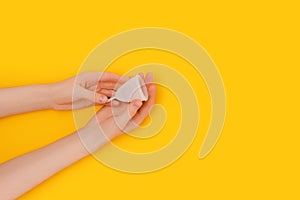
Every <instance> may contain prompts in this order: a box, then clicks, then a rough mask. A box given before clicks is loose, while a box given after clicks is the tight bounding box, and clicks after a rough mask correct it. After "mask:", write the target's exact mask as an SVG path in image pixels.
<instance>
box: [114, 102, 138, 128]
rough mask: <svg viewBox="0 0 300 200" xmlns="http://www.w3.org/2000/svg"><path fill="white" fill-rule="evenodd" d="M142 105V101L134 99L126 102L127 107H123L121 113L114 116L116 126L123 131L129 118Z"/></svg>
mask: <svg viewBox="0 0 300 200" xmlns="http://www.w3.org/2000/svg"><path fill="white" fill-rule="evenodd" d="M142 105H143V103H142V101H140V100H134V101H132V102H131V103H129V104H128V106H127V109H124V111H123V112H122V114H120V115H118V116H117V117H116V118H115V121H116V123H117V125H118V127H119V128H120V129H121V130H122V131H123V129H124V127H125V126H126V125H127V123H128V122H129V121H130V120H131V118H132V117H133V116H134V115H135V114H136V113H137V111H138V110H139V108H140V107H141V106H142Z"/></svg>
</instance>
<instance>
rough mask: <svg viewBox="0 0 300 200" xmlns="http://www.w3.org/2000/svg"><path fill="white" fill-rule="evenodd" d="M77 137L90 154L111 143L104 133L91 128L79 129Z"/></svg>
mask: <svg viewBox="0 0 300 200" xmlns="http://www.w3.org/2000/svg"><path fill="white" fill-rule="evenodd" d="M77 135H78V137H79V139H80V141H81V143H82V145H83V147H84V148H85V151H87V152H88V153H94V152H95V151H97V150H98V149H100V148H101V147H102V146H104V145H105V144H106V143H107V142H108V141H109V139H108V138H107V137H106V136H105V135H104V134H103V133H101V132H100V131H98V130H95V129H94V128H91V127H89V126H85V127H83V128H81V129H79V130H78V131H77Z"/></svg>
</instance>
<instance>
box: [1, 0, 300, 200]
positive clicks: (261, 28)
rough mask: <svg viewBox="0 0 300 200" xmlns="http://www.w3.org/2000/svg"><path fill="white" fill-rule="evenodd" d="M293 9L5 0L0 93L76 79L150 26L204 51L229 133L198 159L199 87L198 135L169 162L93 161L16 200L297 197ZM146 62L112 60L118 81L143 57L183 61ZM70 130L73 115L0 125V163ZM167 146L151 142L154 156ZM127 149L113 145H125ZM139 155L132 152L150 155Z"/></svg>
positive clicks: (257, 4) (26, 117) (253, 4)
mask: <svg viewBox="0 0 300 200" xmlns="http://www.w3.org/2000/svg"><path fill="white" fill-rule="evenodd" d="M295 2H297V1H282V2H279V1H276V2H274V1H264V2H263V1H249V2H243V1H182V2H181V3H177V2H176V1H155V0H154V1H145V2H143V1H122V2H111V3H109V2H108V1H97V3H95V2H90V1H84V3H76V2H74V1H70V2H63V1H57V2H55V1H49V2H44V1H36V2H33V1H20V2H14V1H13V2H4V1H2V2H1V3H0V22H1V23H0V51H1V53H0V58H1V59H0V62H1V63H0V67H1V68H0V69H1V70H0V87H11V86H17V85H24V84H34V83H48V82H53V81H58V80H62V79H65V78H67V77H69V76H73V75H75V74H76V73H77V70H78V69H79V67H80V65H81V63H82V62H83V61H84V59H85V58H86V56H87V55H88V54H89V52H90V51H91V50H92V49H93V48H94V47H95V46H96V45H98V44H99V43H100V42H102V41H104V40H105V39H106V38H108V37H110V36H112V35H114V34H117V33H119V32H121V31H125V30H128V29H132V28H139V27H145V26H156V27H165V28H170V29H174V30H177V31H180V32H183V33H185V34H187V35H188V36H190V37H192V38H194V39H195V40H197V41H198V42H199V43H200V44H201V45H203V47H204V48H205V49H206V50H207V51H208V53H209V54H210V55H211V57H212V58H213V60H214V61H215V63H216V64H217V66H218V67H219V70H220V73H221V75H222V77H223V81H224V84H225V88H226V93H227V118H226V123H225V126H224V130H223V132H222V135H221V138H220V140H219V141H218V143H217V145H216V147H215V148H214V150H213V151H212V152H211V153H210V155H209V156H208V157H207V158H205V159H204V160H199V159H198V153H199V149H200V146H201V143H202V141H203V137H204V135H205V131H206V130H207V127H208V119H209V115H210V113H209V96H208V94H207V91H206V87H205V86H204V83H203V81H202V80H201V79H199V80H198V81H199V83H201V84H199V85H200V86H197V87H199V88H195V89H197V90H198V91H199V94H200V95H199V97H202V98H201V100H200V101H201V102H200V107H201V115H202V116H203V117H202V119H201V120H202V121H201V123H200V128H199V132H198V135H197V137H196V139H195V141H194V142H193V144H192V145H191V147H190V148H189V149H188V151H187V152H186V153H185V154H184V156H182V157H181V158H180V159H179V160H178V161H176V162H175V163H174V164H172V165H171V166H169V167H167V168H164V169H162V170H159V171H157V172H154V173H148V174H142V175H133V174H127V173H122V172H118V171H115V170H112V169H110V168H108V167H105V166H103V165H102V164H100V163H99V162H97V161H96V160H95V159H94V158H93V157H91V156H90V157H87V158H85V159H83V160H81V161H80V162H78V163H76V164H75V165H73V166H71V167H69V168H67V169H66V170H63V171H62V172H60V173H58V174H57V175H55V176H54V177H52V178H51V179H49V180H47V181H46V182H44V183H42V184H41V185H40V186H38V187H37V188H35V189H34V190H32V191H30V192H29V193H27V194H26V195H24V196H23V197H21V198H20V199H24V200H25V199H84V198H86V199H100V198H105V199H113V198H118V199H167V198H168V199H169V198H173V199H183V198H188V199H199V198H203V199H225V198H226V199H275V198H276V199H299V198H300V194H299V178H300V176H299V167H300V166H299V163H300V162H299V153H300V151H299V132H300V131H299V111H300V109H299V105H298V104H299V95H298V93H299V75H300V74H299V66H300V62H299V45H300V43H299V35H300V33H299V19H300V18H299V5H297V3H295ZM140 53H141V52H140ZM147 53H148V55H150V56H138V55H139V54H137V55H131V57H128V58H124V59H123V60H120V61H117V62H116V63H119V64H120V65H122V67H121V68H119V69H116V72H118V73H121V72H124V71H126V69H127V68H128V69H130V67H132V65H134V64H137V63H138V64H141V63H144V62H148V61H149V60H150V61H152V62H156V61H158V62H164V63H169V64H170V65H171V66H172V65H174V67H177V68H180V67H178V65H179V64H180V61H178V62H175V61H176V58H173V57H172V56H171V57H170V55H166V54H163V53H162V54H159V53H158V52H145V55H146V54H147ZM149 58H151V59H149ZM147 59H149V60H147ZM118 70H119V71H118ZM181 70H183V71H184V70H185V68H184V67H182V68H181ZM190 81H191V82H195V81H197V80H196V79H193V78H191V80H190ZM167 97H168V94H167V93H166V92H164V91H163V90H162V89H161V90H160V89H159V93H158V100H157V101H159V102H163V103H164V104H165V105H166V107H167V108H170V107H172V106H173V103H174V104H176V101H174V102H173V101H172V103H170V104H168V102H167V100H166V98H167ZM16 98H18V97H16ZM174 120H175V121H176V119H174ZM74 129H75V126H74V122H73V116H72V112H57V111H40V112H34V113H27V114H22V115H18V116H12V117H8V118H5V119H1V120H0V136H1V139H0V162H4V161H6V160H8V159H11V158H13V157H15V156H18V155H21V154H23V153H25V152H28V151H31V150H34V149H36V148H38V147H42V146H44V145H46V144H48V143H50V142H52V141H55V140H57V139H59V138H61V137H63V136H65V135H67V134H69V133H71V132H73V131H74ZM169 131H171V128H170V129H169ZM165 132H166V133H167V132H168V130H165ZM170 135H172V134H170ZM165 140H166V138H164V137H162V140H156V141H155V142H154V143H153V144H155V145H156V146H154V147H159V146H160V144H162V143H163V142H166V141H165ZM126 141H127V140H126V138H125V139H122V140H121V141H118V143H119V144H120V145H121V146H122V145H124V146H129V145H128V144H127V143H126ZM129 143H130V142H129ZM149 144H151V143H149ZM149 144H148V145H146V147H149ZM139 148H141V149H139ZM142 148H143V147H142V146H138V147H135V148H134V150H137V151H139V150H141V151H145V150H147V148H145V149H142ZM149 149H151V148H149ZM154 149H155V148H154ZM151 150H152V149H151ZM0 178H1V177H0ZM20 181H21V180H20ZM0 198H1V197H0Z"/></svg>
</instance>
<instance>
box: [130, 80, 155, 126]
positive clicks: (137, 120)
mask: <svg viewBox="0 0 300 200" xmlns="http://www.w3.org/2000/svg"><path fill="white" fill-rule="evenodd" d="M148 95H149V99H148V101H146V102H144V104H143V106H142V107H141V108H140V109H139V111H138V112H137V113H136V115H135V116H134V117H133V118H132V119H131V120H130V121H129V122H128V124H127V125H126V127H125V131H126V132H129V131H131V130H133V129H135V128H137V127H138V126H139V125H140V124H141V123H142V122H143V121H144V119H145V118H146V117H147V116H148V114H149V113H150V111H151V109H152V107H153V105H154V103H155V96H156V86H155V85H150V86H149V89H148Z"/></svg>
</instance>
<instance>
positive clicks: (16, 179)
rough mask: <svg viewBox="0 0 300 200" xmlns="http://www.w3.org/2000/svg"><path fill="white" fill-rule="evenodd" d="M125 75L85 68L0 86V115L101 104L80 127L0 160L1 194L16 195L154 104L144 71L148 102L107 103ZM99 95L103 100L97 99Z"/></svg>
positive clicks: (129, 126)
mask: <svg viewBox="0 0 300 200" xmlns="http://www.w3.org/2000/svg"><path fill="white" fill-rule="evenodd" d="M100 76H101V79H99V77H100ZM126 80H128V78H124V77H120V76H118V75H114V74H110V73H109V74H105V75H103V73H85V74H81V75H79V76H77V77H73V78H71V79H68V80H65V81H62V82H58V83H54V84H51V85H34V86H24V87H18V88H7V89H1V90H0V96H1V103H0V105H3V103H6V105H5V106H2V107H1V108H0V110H1V116H2V117H4V116H8V115H12V114H17V113H21V112H28V111H34V110H41V109H51V108H52V109H56V110H68V109H72V107H73V108H82V107H86V106H89V105H93V104H105V105H104V106H103V107H102V109H100V110H99V111H98V112H97V113H96V115H95V116H94V117H93V118H92V119H91V120H90V121H89V122H88V123H87V125H86V126H84V127H83V128H81V129H80V130H78V131H76V132H74V133H71V134H70V135H68V136H66V137H64V138H62V139H60V140H57V141H56V142H53V143H51V144H49V145H47V146H45V147H42V148H40V149H37V150H35V151H32V152H29V153H27V154H24V155H21V156H19V157H16V158H14V159H12V160H9V161H7V162H5V163H2V164H1V165H0V177H1V179H0V197H1V199H4V200H6V199H16V198H17V197H19V196H20V195H22V194H24V193H25V192H27V191H28V190H30V189H32V188H33V187H35V186H36V185H38V184H39V183H41V182H43V181H45V180H46V179H48V178H49V177H51V176H52V175H54V174H55V173H57V172H59V171H61V170H62V169H64V168H66V167H67V166H69V165H71V164H72V163H74V162H76V161H78V160H80V159H82V158H84V157H86V156H88V155H89V154H90V153H92V152H94V151H97V150H98V149H100V148H101V147H102V146H103V145H105V144H106V143H107V142H108V141H110V140H112V139H113V138H115V137H117V136H119V135H121V134H123V133H124V132H128V131H131V130H133V129H135V128H137V127H138V126H139V124H140V123H141V122H142V121H143V120H144V119H145V118H146V117H147V115H148V114H149V112H150V110H151V107H152V106H153V105H154V99H155V95H156V88H155V86H154V85H153V84H151V81H152V75H151V74H148V75H147V76H146V78H145V82H146V84H147V90H148V94H149V100H148V101H146V102H141V101H139V100H135V101H133V102H131V103H120V102H116V101H113V102H112V103H111V104H107V103H106V100H107V98H108V97H110V96H111V95H113V93H114V90H115V89H116V88H118V87H119V86H120V85H121V84H122V83H124V82H125V81H126ZM73 88H75V89H74V90H78V91H79V92H78V93H77V94H75V97H74V98H72V92H70V91H72V89H73ZM76 88H77V89H76ZM95 92H96V94H95ZM100 92H101V93H100ZM49 93H50V94H49ZM16 95H18V97H19V98H14V99H13V100H11V101H9V100H8V99H9V97H15V96H16ZM41 95H45V96H41ZM76 95H78V96H76ZM2 97H3V98H2ZM103 98H104V100H103V101H100V99H103ZM20 99H22V100H20ZM14 104H15V105H14ZM19 104H21V105H19ZM36 104H38V105H36ZM5 107H8V108H5ZM16 107H17V108H16ZM23 107H25V108H23ZM82 142H84V146H83V143H82Z"/></svg>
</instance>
